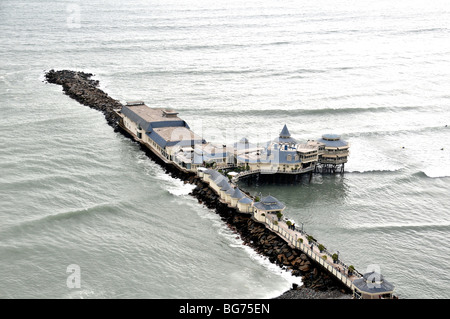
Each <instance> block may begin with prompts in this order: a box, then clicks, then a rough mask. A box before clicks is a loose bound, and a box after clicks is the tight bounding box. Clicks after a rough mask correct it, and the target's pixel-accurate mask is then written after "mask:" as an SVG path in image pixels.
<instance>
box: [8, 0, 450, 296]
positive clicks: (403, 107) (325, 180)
mask: <svg viewBox="0 0 450 319" xmlns="http://www.w3.org/2000/svg"><path fill="white" fill-rule="evenodd" d="M449 38H450V3H449V2H448V1H439V0H436V1H425V0H412V1H410V0H409V1H406V0H399V1H395V2H394V1H365V0H363V1H342V0H334V1H321V0H318V1H282V2H280V1H269V0H259V1H258V0H249V1H229V0H227V1H222V0H220V1H217V0H215V1H206V0H205V1H137V0H135V1H127V2H121V1H108V2H105V1H98V0H94V1H89V2H87V1H81V0H73V1H37V0H36V1H31V0H30V1H16V0H14V1H12V0H2V1H1V2H0V111H1V116H0V298H211V297H212V298H270V297H274V296H277V295H279V294H280V293H282V292H283V291H285V290H287V289H288V288H289V287H290V286H291V283H292V282H298V278H294V277H292V276H290V274H289V273H288V272H286V271H282V270H280V269H279V268H277V267H275V266H273V265H272V264H270V263H269V262H268V261H267V260H265V259H264V258H261V257H259V256H257V255H256V254H255V253H254V252H253V251H252V250H251V249H249V248H248V247H246V246H244V245H242V242H241V240H240V239H239V238H237V237H236V234H233V233H232V232H231V231H230V230H229V229H228V228H227V227H226V226H225V225H224V224H223V223H222V221H221V220H220V218H219V217H218V216H217V215H216V214H215V213H214V212H213V211H212V210H209V209H207V208H205V207H203V206H202V205H200V204H198V203H197V201H196V200H195V199H194V198H193V197H191V196H189V195H188V193H189V192H190V190H191V189H192V187H191V186H189V185H185V184H183V183H182V182H181V181H179V180H176V179H173V178H170V177H169V176H167V175H166V174H165V173H164V172H163V171H162V169H161V168H160V167H159V166H158V165H156V164H155V163H154V162H152V161H151V160H150V159H148V158H147V157H145V156H144V155H143V153H142V151H140V149H139V147H138V146H137V145H136V144H135V143H132V142H131V141H130V140H128V139H126V138H124V137H123V136H121V135H120V134H118V133H115V132H113V130H112V128H111V127H109V126H108V125H107V124H106V121H105V119H104V117H103V115H102V114H101V113H99V112H97V111H94V110H91V109H89V108H88V107H85V106H82V105H80V104H78V103H77V102H75V101H74V100H71V99H70V98H68V97H67V96H65V95H63V94H62V92H61V87H60V86H56V85H52V84H46V83H44V82H43V76H44V70H49V69H52V68H53V69H72V70H81V71H86V72H92V73H94V74H95V78H96V79H98V80H99V81H100V83H101V88H102V89H103V90H105V91H106V92H107V93H108V94H109V95H111V96H112V97H113V98H116V99H119V100H120V101H122V102H124V101H126V100H144V101H145V102H146V103H147V104H148V105H150V106H157V107H172V108H174V109H176V110H177V111H179V112H180V116H181V117H182V118H183V119H185V120H186V121H187V122H188V123H189V124H190V125H191V127H192V128H193V129H194V130H195V131H196V132H197V133H199V134H203V137H204V138H205V139H206V140H208V141H212V142H218V143H225V142H226V143H231V142H234V141H237V140H239V139H240V138H242V137H244V136H246V137H247V138H248V139H249V140H250V141H251V142H258V141H259V142H264V141H267V140H270V139H272V138H275V137H276V136H277V134H278V133H279V132H280V131H281V129H282V127H283V125H284V124H287V126H288V128H289V130H290V132H291V134H292V135H293V136H294V137H296V138H297V139H299V140H303V141H306V140H307V139H317V138H319V137H320V136H321V135H322V134H324V133H336V134H341V136H342V138H343V139H345V140H347V141H348V142H349V143H350V144H351V155H350V160H349V162H348V164H347V165H346V167H345V174H344V175H335V176H332V175H324V176H321V175H315V176H314V177H313V179H312V181H311V182H310V183H308V181H307V179H306V178H305V179H304V181H303V182H302V183H300V184H299V185H296V186H293V185H285V186H267V185H266V186H264V185H259V186H251V187H250V186H246V185H242V187H243V188H245V189H247V190H248V191H250V192H252V193H254V194H258V193H260V192H261V193H262V194H263V195H267V194H271V195H274V196H276V197H277V198H278V199H280V200H281V201H283V202H284V203H285V204H286V205H287V209H286V215H287V217H289V218H291V219H293V220H294V221H295V222H296V223H297V225H299V224H300V223H303V224H304V229H305V231H307V232H308V233H310V234H312V235H314V236H315V237H316V238H317V239H318V240H319V242H321V243H322V244H324V245H325V246H326V247H327V248H328V249H329V250H330V251H333V252H334V251H339V253H340V257H341V259H342V260H343V261H344V262H345V263H347V264H353V265H354V266H355V267H356V269H358V270H359V271H360V272H364V271H365V270H366V269H367V268H368V267H379V269H380V270H381V272H382V273H383V274H384V275H385V277H386V279H387V280H389V281H390V282H392V283H393V284H394V285H395V286H396V292H397V293H398V295H399V296H400V297H401V298H450V292H449V291H450V279H449V278H450V267H449V264H450V242H449V238H450V211H449V202H450V191H449V190H450V87H449V79H450V41H448V39H449ZM447 125H448V127H447ZM69 265H76V266H78V267H79V269H80V271H81V276H80V278H81V287H80V288H75V289H70V288H69V287H68V286H67V278H68V276H69V275H70V273H68V272H67V267H68V266H69Z"/></svg>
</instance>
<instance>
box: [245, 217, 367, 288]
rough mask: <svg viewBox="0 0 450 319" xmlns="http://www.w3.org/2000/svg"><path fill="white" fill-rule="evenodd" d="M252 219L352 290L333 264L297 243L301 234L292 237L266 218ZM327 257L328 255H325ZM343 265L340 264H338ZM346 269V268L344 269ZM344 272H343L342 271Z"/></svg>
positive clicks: (347, 280)
mask: <svg viewBox="0 0 450 319" xmlns="http://www.w3.org/2000/svg"><path fill="white" fill-rule="evenodd" d="M254 217H255V219H256V220H258V221H260V222H263V223H265V224H266V225H267V226H268V227H269V228H270V229H271V230H273V231H274V232H276V233H278V234H279V235H281V237H282V238H284V239H285V240H286V241H287V242H288V243H290V244H292V245H293V246H294V247H296V248H298V249H300V250H301V251H303V252H304V253H305V254H306V255H307V256H309V257H310V258H311V259H312V260H314V261H316V262H317V263H319V264H320V265H321V266H322V267H324V268H325V269H326V270H328V272H330V273H331V274H333V275H334V276H335V277H336V278H337V279H339V280H340V281H341V282H342V283H343V284H345V285H346V286H347V287H349V288H351V289H352V288H353V287H352V286H353V280H352V279H350V278H349V277H348V276H347V275H346V274H345V273H342V272H341V270H340V269H337V268H336V266H334V264H331V263H330V262H328V260H325V259H324V258H323V257H322V256H321V255H319V254H317V253H315V252H314V250H313V249H311V247H310V246H307V245H306V244H303V243H302V242H299V241H298V238H303V233H301V232H298V231H296V233H298V234H296V235H292V234H291V233H290V232H288V231H287V230H286V229H284V227H282V226H280V224H275V223H272V222H271V220H270V219H268V218H267V217H264V219H262V218H261V217H260V218H258V216H257V215H256V214H254ZM278 223H284V222H283V221H279V222H278ZM286 226H287V225H286ZM324 254H327V255H329V253H325V252H324ZM340 264H341V265H343V264H342V263H340ZM344 268H346V267H344ZM344 271H345V270H344ZM355 276H356V277H359V276H360V274H359V273H355Z"/></svg>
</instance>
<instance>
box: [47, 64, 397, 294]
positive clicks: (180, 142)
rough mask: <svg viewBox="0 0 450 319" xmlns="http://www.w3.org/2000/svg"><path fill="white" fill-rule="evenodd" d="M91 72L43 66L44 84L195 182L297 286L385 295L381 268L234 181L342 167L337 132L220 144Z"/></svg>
mask: <svg viewBox="0 0 450 319" xmlns="http://www.w3.org/2000/svg"><path fill="white" fill-rule="evenodd" d="M91 76H92V74H86V73H83V72H74V71H67V70H63V71H54V70H51V71H49V72H47V73H46V79H47V81H48V82H49V83H55V84H59V85H62V86H63V90H64V92H65V93H66V94H67V95H68V96H70V97H71V98H73V99H75V100H77V101H78V102H80V103H81V104H84V105H87V106H89V107H91V108H93V109H96V110H98V111H101V112H102V113H103V114H104V115H105V118H106V120H107V123H108V124H109V125H110V126H112V127H113V128H114V130H115V131H118V132H121V133H122V134H124V135H125V136H127V137H129V138H131V139H132V140H133V141H135V142H137V143H139V144H140V145H141V147H142V149H143V150H144V151H145V152H146V154H147V155H148V156H150V157H151V158H152V159H154V160H155V161H156V162H157V163H158V164H160V165H161V166H162V167H163V168H164V169H165V170H166V172H167V173H169V174H170V175H171V176H173V177H175V178H180V179H182V180H184V181H185V182H187V183H191V184H195V185H197V187H196V188H195V189H194V191H193V192H192V195H193V196H195V197H196V198H197V199H198V200H199V202H201V203H204V204H206V205H207V207H209V208H211V209H215V210H216V212H217V213H218V214H219V215H220V216H221V217H222V219H223V220H224V221H226V222H227V224H228V225H229V226H230V227H231V228H233V229H235V230H236V231H237V232H239V234H240V235H241V236H242V238H244V239H245V240H246V241H247V243H248V244H249V245H252V246H253V247H255V249H257V251H258V252H259V253H261V254H264V255H266V256H268V258H269V259H270V260H271V261H272V262H275V263H277V264H278V265H280V266H288V267H290V268H291V269H292V272H293V274H295V275H297V276H302V281H303V284H304V285H305V286H306V285H309V286H311V287H316V288H317V287H320V288H317V289H327V286H328V287H332V288H333V289H344V290H346V291H347V292H348V291H351V292H352V293H353V296H354V297H355V298H381V297H382V298H392V297H393V294H392V292H393V289H394V287H393V285H391V284H390V283H388V282H387V281H385V280H384V278H382V276H381V274H364V275H363V274H360V273H359V272H357V271H356V270H353V269H351V268H350V267H347V266H346V265H345V264H343V263H342V262H340V261H339V260H336V259H335V258H334V256H333V255H330V254H329V253H328V252H326V251H321V249H320V245H319V244H317V242H315V240H311V238H312V236H309V235H308V234H306V233H305V232H303V229H299V228H298V227H292V226H291V225H288V223H287V221H284V220H281V219H279V218H278V217H275V216H276V215H273V212H269V211H268V212H267V214H265V213H262V212H261V209H259V208H258V207H260V206H261V205H259V201H258V200H256V198H253V197H252V196H250V194H248V193H246V192H245V191H242V190H240V189H239V188H238V187H237V185H236V183H237V182H238V181H239V179H240V178H245V177H247V176H256V175H258V176H262V175H261V174H263V175H265V174H267V175H268V176H269V174H271V175H272V176H274V175H282V176H301V174H305V173H310V174H312V173H313V171H314V170H316V169H317V167H318V166H319V167H320V166H322V167H325V168H328V167H331V168H332V170H336V167H342V170H343V165H344V163H345V162H346V161H347V156H348V154H349V153H348V148H349V145H348V144H347V143H346V142H345V141H342V140H341V139H340V136H338V135H332V134H331V135H330V134H325V135H323V136H322V139H319V140H317V141H315V140H312V141H308V142H307V143H306V144H301V143H299V142H298V141H296V140H295V139H294V138H292V137H291V135H290V133H289V131H288V129H287V127H286V126H284V128H283V129H282V131H281V133H280V136H279V137H278V138H276V139H275V140H273V141H271V142H270V143H269V144H268V146H267V147H264V148H256V149H255V148H250V147H248V146H249V143H248V141H246V140H243V141H242V143H239V144H240V145H243V146H244V148H240V147H223V148H221V147H217V146H215V145H212V144H211V143H208V142H206V141H205V140H203V139H202V138H201V137H199V136H197V135H196V134H195V133H194V132H192V131H191V130H190V128H189V126H188V125H187V123H186V122H185V121H183V120H182V119H180V118H179V117H178V115H177V114H178V113H176V112H174V111H173V110H169V109H156V108H148V107H147V106H145V105H144V103H143V102H141V101H134V102H129V103H128V104H127V105H122V104H121V103H120V102H118V101H117V100H114V99H112V98H110V97H109V96H108V95H107V94H106V93H104V92H103V91H101V90H99V89H98V88H97V86H98V81H93V80H91V79H90V77H91ZM274 164H275V165H274ZM207 165H209V166H213V167H218V168H221V167H222V168H240V169H241V170H240V171H239V172H236V174H233V175H232V176H230V178H228V177H227V176H224V175H222V174H221V173H219V172H218V171H217V170H214V169H207V168H206V167H205V166H207ZM329 165H331V166H329ZM310 176H311V175H310ZM263 204H264V203H263ZM274 207H277V205H275V206H274ZM278 210H279V209H278V208H277V209H275V210H274V212H277V211H278ZM310 242H311V243H310ZM306 243H308V244H306ZM311 244H312V246H311ZM333 259H334V260H335V261H333ZM314 264H316V265H318V266H319V267H315V266H314ZM319 268H320V270H319ZM311 278H313V279H311ZM311 280H312V281H311ZM310 281H311V282H310Z"/></svg>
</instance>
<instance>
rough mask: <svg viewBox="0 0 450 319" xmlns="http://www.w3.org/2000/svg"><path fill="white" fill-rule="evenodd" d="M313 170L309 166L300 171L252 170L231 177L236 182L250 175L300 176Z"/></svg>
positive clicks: (312, 167)
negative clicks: (278, 174)
mask: <svg viewBox="0 0 450 319" xmlns="http://www.w3.org/2000/svg"><path fill="white" fill-rule="evenodd" d="M312 170H314V166H310V167H306V168H300V169H294V170H292V169H286V170H283V169H273V170H272V169H254V170H249V171H243V172H240V173H238V174H237V175H235V176H234V177H233V182H236V181H237V180H239V178H241V177H243V176H247V175H252V174H258V173H259V174H277V173H280V174H300V173H306V172H310V171H312Z"/></svg>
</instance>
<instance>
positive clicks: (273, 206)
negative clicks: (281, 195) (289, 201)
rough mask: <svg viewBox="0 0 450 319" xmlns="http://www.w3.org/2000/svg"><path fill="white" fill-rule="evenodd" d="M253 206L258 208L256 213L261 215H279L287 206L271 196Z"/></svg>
mask: <svg viewBox="0 0 450 319" xmlns="http://www.w3.org/2000/svg"><path fill="white" fill-rule="evenodd" d="M253 206H254V207H255V208H256V212H257V213H260V214H261V213H278V212H282V211H283V210H284V209H285V208H286V205H284V204H283V203H282V202H280V201H279V200H278V199H276V198H275V197H273V196H271V195H269V196H266V197H263V198H261V200H260V201H259V202H255V203H254V204H253Z"/></svg>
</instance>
